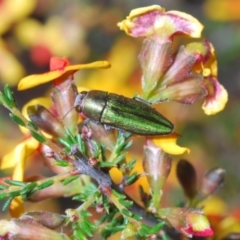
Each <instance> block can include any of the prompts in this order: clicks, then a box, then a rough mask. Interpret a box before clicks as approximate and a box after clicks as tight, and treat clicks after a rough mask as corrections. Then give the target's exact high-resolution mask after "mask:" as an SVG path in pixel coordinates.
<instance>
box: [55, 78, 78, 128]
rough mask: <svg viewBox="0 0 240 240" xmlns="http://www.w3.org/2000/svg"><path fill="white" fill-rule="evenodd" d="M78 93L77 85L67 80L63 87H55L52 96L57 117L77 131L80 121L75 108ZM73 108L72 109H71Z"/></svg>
mask: <svg viewBox="0 0 240 240" xmlns="http://www.w3.org/2000/svg"><path fill="white" fill-rule="evenodd" d="M76 95H77V90H76V86H75V85H74V84H73V83H69V82H68V81H66V84H65V85H63V84H62V85H61V88H58V87H55V88H53V90H52V94H51V98H52V101H53V104H54V108H55V110H56V112H57V117H58V119H59V120H61V121H62V122H63V124H64V125H65V126H66V127H67V128H68V129H69V130H70V131H75V130H76V129H75V128H76V126H77V122H78V113H77V112H76V111H75V110H74V109H73V106H74V102H75V98H76ZM71 109H72V110H71Z"/></svg>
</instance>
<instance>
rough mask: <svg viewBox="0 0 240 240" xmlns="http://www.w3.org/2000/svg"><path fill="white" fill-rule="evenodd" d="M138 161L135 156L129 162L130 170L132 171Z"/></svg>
mask: <svg viewBox="0 0 240 240" xmlns="http://www.w3.org/2000/svg"><path fill="white" fill-rule="evenodd" d="M136 162H137V158H133V159H132V160H131V161H130V162H129V163H128V169H129V172H131V171H132V170H133V168H134V166H135V164H136Z"/></svg>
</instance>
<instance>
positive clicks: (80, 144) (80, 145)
mask: <svg viewBox="0 0 240 240" xmlns="http://www.w3.org/2000/svg"><path fill="white" fill-rule="evenodd" d="M76 138H77V143H78V148H79V150H80V152H81V153H82V154H83V155H84V156H85V157H86V156H87V148H86V144H85V142H84V141H83V139H82V137H81V135H80V134H77V136H76Z"/></svg>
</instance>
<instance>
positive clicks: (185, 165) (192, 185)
mask: <svg viewBox="0 0 240 240" xmlns="http://www.w3.org/2000/svg"><path fill="white" fill-rule="evenodd" d="M177 178H178V181H179V182H180V184H181V185H182V188H183V189H184V193H185V195H186V196H187V197H188V198H189V199H193V198H194V196H195V195H196V192H197V175H196V171H195V169H194V167H193V165H192V164H191V163H190V162H188V161H187V160H183V159H182V160H180V161H179V162H178V164H177Z"/></svg>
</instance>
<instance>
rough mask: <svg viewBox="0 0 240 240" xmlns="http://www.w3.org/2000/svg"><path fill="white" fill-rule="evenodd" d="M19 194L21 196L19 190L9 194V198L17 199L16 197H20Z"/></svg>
mask: <svg viewBox="0 0 240 240" xmlns="http://www.w3.org/2000/svg"><path fill="white" fill-rule="evenodd" d="M20 194H21V190H18V191H13V192H9V196H10V197H17V196H20Z"/></svg>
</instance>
